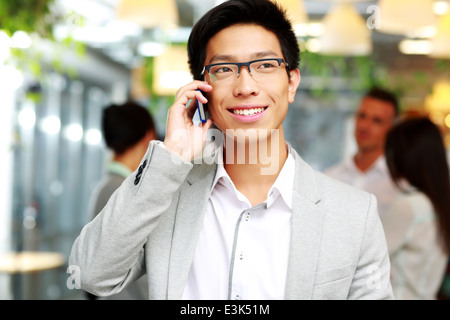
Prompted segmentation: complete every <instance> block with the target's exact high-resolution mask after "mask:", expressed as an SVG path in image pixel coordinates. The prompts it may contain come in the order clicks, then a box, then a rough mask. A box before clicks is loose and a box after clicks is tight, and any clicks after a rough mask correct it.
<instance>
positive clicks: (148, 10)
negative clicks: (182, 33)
mask: <svg viewBox="0 0 450 320" xmlns="http://www.w3.org/2000/svg"><path fill="white" fill-rule="evenodd" d="M116 13H117V19H119V20H125V21H131V22H134V23H136V24H138V25H140V26H142V27H143V28H156V27H162V28H171V27H175V26H177V25H178V19H179V17H178V8H177V4H176V1H175V0H120V1H119V3H118V5H117V9H116Z"/></svg>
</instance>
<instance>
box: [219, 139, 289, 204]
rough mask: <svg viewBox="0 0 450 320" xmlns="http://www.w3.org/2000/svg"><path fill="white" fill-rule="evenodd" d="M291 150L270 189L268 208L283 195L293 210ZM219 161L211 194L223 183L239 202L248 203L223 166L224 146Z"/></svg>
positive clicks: (220, 151)
mask: <svg viewBox="0 0 450 320" xmlns="http://www.w3.org/2000/svg"><path fill="white" fill-rule="evenodd" d="M290 149H291V148H288V150H289V153H288V157H287V159H286V162H285V163H284V165H283V168H281V171H280V174H279V175H278V177H277V179H276V180H275V183H274V184H273V186H272V187H271V188H270V190H269V193H268V195H267V199H266V202H267V207H270V206H271V205H272V204H273V202H274V201H275V200H276V199H277V198H278V196H280V195H281V197H282V199H283V201H284V202H285V203H286V205H287V206H288V207H289V209H291V210H292V190H293V185H294V178H295V160H294V157H293V156H292V154H291V151H290ZM217 159H218V160H219V161H218V163H217V171H216V175H215V177H214V181H213V184H212V186H211V192H212V190H213V189H214V188H215V187H216V185H217V184H218V183H222V184H223V185H224V186H227V187H228V188H230V189H231V190H233V191H234V193H235V195H236V196H237V198H238V199H239V200H242V201H248V200H247V199H246V198H245V197H244V196H243V195H242V193H240V192H239V191H238V190H237V189H236V187H235V185H234V183H233V181H232V180H231V178H230V176H229V175H228V173H227V171H226V170H225V167H224V165H223V146H221V147H220V148H219V150H218V158H217Z"/></svg>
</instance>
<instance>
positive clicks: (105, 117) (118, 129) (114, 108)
mask: <svg viewBox="0 0 450 320" xmlns="http://www.w3.org/2000/svg"><path fill="white" fill-rule="evenodd" d="M101 126H102V134H103V138H104V139H105V142H106V146H107V147H108V148H109V149H111V150H113V151H114V152H116V153H117V154H123V153H124V152H125V151H126V150H127V149H129V148H130V147H132V146H134V145H135V144H136V143H137V142H139V140H141V139H142V138H143V137H144V136H145V135H146V134H147V132H148V131H156V129H155V125H154V122H153V118H152V116H151V114H150V113H149V111H148V110H147V109H146V108H145V107H143V106H141V105H140V104H138V103H137V102H134V101H127V102H125V103H123V104H111V105H109V106H107V107H105V108H104V109H103V113H102V124H101Z"/></svg>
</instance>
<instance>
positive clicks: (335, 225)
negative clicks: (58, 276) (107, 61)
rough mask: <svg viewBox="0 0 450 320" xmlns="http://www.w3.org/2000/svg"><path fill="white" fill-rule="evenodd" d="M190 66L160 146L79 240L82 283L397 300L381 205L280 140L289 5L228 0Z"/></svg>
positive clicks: (204, 21)
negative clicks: (142, 281)
mask: <svg viewBox="0 0 450 320" xmlns="http://www.w3.org/2000/svg"><path fill="white" fill-rule="evenodd" d="M188 58H189V63H190V68H191V72H192V74H193V77H194V80H193V81H192V82H190V83H188V84H186V85H185V86H183V87H182V88H180V89H179V90H178V92H177V94H176V97H175V102H174V104H173V105H172V106H171V107H170V109H169V111H168V117H167V126H166V135H165V139H164V142H162V141H153V142H151V143H150V145H149V148H148V150H147V153H146V155H145V156H144V158H143V159H142V160H141V166H140V167H139V169H138V170H137V171H136V172H135V174H134V175H133V177H130V178H127V179H126V180H125V181H124V183H123V184H122V185H121V187H120V188H119V189H118V190H117V192H116V193H115V194H114V195H113V196H112V197H111V199H110V200H109V201H108V204H107V205H106V207H105V208H104V209H103V211H102V212H101V213H100V214H99V215H98V216H97V218H96V219H95V220H94V221H92V222H91V223H89V224H88V225H87V226H85V227H84V228H83V230H82V231H81V234H80V235H79V237H78V238H77V239H76V240H75V242H74V245H73V248H72V252H71V255H70V259H69V263H70V265H72V266H74V268H75V266H76V267H77V269H78V270H80V275H81V277H80V286H81V288H83V289H85V290H87V291H89V292H92V293H95V294H97V295H110V294H114V293H116V292H120V291H121V290H123V288H125V287H127V285H128V284H129V283H132V282H133V281H134V279H136V278H137V277H139V276H141V275H142V274H143V273H146V274H147V277H148V287H149V299H186V300H198V299H202V300H204V299H208V300H224V299H233V300H236V299H237V300H241V299H258V300H261V299H267V300H272V299H273V300H275V299H277V300H279V299H392V298H393V294H392V288H391V284H390V279H389V271H390V263H389V257H388V252H387V245H386V239H385V236H384V233H383V229H382V225H381V221H380V219H379V216H378V212H377V210H376V200H375V197H374V196H373V195H371V194H369V193H366V192H363V191H361V190H357V189H355V188H353V187H351V186H348V185H345V184H343V183H341V182H340V181H337V180H334V179H331V178H329V177H328V176H326V175H324V174H323V173H321V172H318V171H316V170H314V169H313V168H312V167H311V166H309V165H308V164H307V163H306V162H304V161H303V160H302V159H301V157H300V156H299V155H298V153H297V152H296V151H295V150H294V149H293V148H292V147H291V146H290V145H289V144H288V143H287V141H285V138H284V132H283V121H284V119H285V117H286V114H287V110H288V106H289V104H290V103H292V102H293V101H294V97H295V96H296V92H297V88H298V86H299V83H300V71H299V69H298V66H299V60H300V50H299V46H298V42H297V38H296V36H295V33H294V31H293V28H292V25H291V23H290V21H289V20H288V19H287V16H286V13H285V12H284V10H282V9H281V8H280V7H279V5H278V4H276V3H275V2H273V1H270V0H229V1H225V2H223V3H222V4H220V5H218V6H216V7H214V8H213V9H211V10H210V11H208V12H207V13H206V14H205V15H204V16H203V17H202V18H201V19H200V20H199V21H198V22H197V23H196V24H195V26H194V28H193V29H192V32H191V35H190V37H189V41H188ZM197 102H200V103H202V104H204V106H205V108H206V110H207V111H208V112H209V115H210V118H208V119H207V120H206V121H205V122H204V123H200V124H199V125H197V124H196V123H194V121H193V117H194V114H195V112H196V109H197ZM213 122H214V124H215V127H212V124H213ZM93 243H94V244H95V245H92V244H93Z"/></svg>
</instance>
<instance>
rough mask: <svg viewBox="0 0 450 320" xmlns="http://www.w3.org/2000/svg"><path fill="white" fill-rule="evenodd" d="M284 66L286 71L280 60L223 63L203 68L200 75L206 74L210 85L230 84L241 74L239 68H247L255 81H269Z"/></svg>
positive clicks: (282, 61)
mask: <svg viewBox="0 0 450 320" xmlns="http://www.w3.org/2000/svg"><path fill="white" fill-rule="evenodd" d="M282 63H284V64H285V68H286V71H287V73H288V75H289V70H288V69H287V67H288V64H287V62H286V61H284V60H283V59H281V58H270V59H258V60H252V61H248V62H225V63H214V64H209V65H207V66H205V67H204V68H203V71H202V73H201V74H202V75H204V73H205V71H207V72H208V74H209V78H210V79H211V82H212V83H221V84H222V83H231V82H233V81H235V80H236V79H237V78H238V77H239V74H240V73H241V67H243V66H245V67H247V69H248V71H249V73H250V74H251V76H252V77H253V79H255V80H256V81H264V80H270V79H272V78H273V77H274V76H276V75H277V73H278V71H279V70H280V69H281V64H282Z"/></svg>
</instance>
